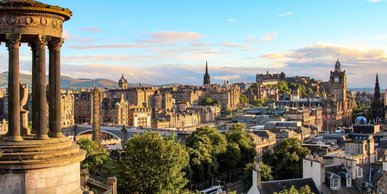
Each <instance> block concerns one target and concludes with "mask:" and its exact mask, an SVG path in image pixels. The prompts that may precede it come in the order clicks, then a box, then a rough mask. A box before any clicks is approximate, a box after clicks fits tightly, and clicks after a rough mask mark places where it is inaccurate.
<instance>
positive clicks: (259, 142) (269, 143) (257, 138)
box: [251, 130, 277, 161]
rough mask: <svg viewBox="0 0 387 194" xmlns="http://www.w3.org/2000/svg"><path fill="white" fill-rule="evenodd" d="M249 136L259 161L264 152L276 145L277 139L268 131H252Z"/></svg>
mask: <svg viewBox="0 0 387 194" xmlns="http://www.w3.org/2000/svg"><path fill="white" fill-rule="evenodd" d="M251 134H252V136H253V138H254V143H255V149H256V151H257V157H258V159H259V160H260V161H261V160H262V156H263V154H264V153H265V152H266V151H268V150H271V149H273V148H274V146H275V145H276V144H277V137H276V135H275V134H274V133H272V132H270V131H269V130H254V131H252V132H251Z"/></svg>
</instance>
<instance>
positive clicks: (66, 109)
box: [61, 90, 75, 128]
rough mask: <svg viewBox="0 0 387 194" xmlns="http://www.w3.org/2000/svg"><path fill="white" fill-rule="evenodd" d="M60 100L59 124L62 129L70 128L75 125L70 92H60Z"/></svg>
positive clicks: (72, 97) (73, 99)
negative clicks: (60, 123)
mask: <svg viewBox="0 0 387 194" xmlns="http://www.w3.org/2000/svg"><path fill="white" fill-rule="evenodd" d="M61 97H62V100H61V106H62V107H61V116H62V118H61V122H62V128H66V127H70V126H73V125H74V124H75V119H74V118H75V117H74V115H75V108H74V107H75V106H74V104H75V98H74V94H73V92H72V91H71V90H66V91H64V92H62V96H61Z"/></svg>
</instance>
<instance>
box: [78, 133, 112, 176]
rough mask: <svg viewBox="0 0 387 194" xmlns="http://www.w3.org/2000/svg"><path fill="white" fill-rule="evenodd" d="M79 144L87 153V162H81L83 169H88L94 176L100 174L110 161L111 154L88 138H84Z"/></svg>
mask: <svg viewBox="0 0 387 194" xmlns="http://www.w3.org/2000/svg"><path fill="white" fill-rule="evenodd" d="M77 143H78V144H79V147H80V148H81V149H83V150H85V151H86V152H87V153H86V158H85V160H83V161H82V162H81V168H86V169H88V170H89V171H90V172H91V173H92V174H99V173H100V170H101V168H102V167H103V165H104V164H105V163H106V162H108V161H109V159H110V158H109V155H110V154H109V152H108V151H106V150H105V149H103V148H101V147H99V146H98V144H97V143H96V142H94V141H92V140H90V139H87V138H82V139H80V140H79V141H78V142H77Z"/></svg>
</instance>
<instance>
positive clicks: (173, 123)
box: [153, 111, 201, 131]
mask: <svg viewBox="0 0 387 194" xmlns="http://www.w3.org/2000/svg"><path fill="white" fill-rule="evenodd" d="M200 123H201V121H200V115H199V114H198V112H196V111H184V112H174V113H164V114H161V115H159V119H158V120H155V121H154V122H153V127H154V128H175V129H177V130H181V131H193V130H196V129H197V128H198V127H199V126H200Z"/></svg>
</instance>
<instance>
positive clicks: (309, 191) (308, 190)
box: [274, 185, 314, 194]
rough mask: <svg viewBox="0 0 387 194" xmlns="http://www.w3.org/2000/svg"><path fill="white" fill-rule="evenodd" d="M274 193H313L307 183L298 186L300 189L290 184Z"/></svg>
mask: <svg viewBox="0 0 387 194" xmlns="http://www.w3.org/2000/svg"><path fill="white" fill-rule="evenodd" d="M274 194H314V193H313V192H312V191H311V189H310V187H309V185H305V186H303V187H301V188H300V190H297V189H296V188H295V187H294V186H292V187H291V188H290V189H285V190H283V191H281V192H279V193H277V192H274Z"/></svg>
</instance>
